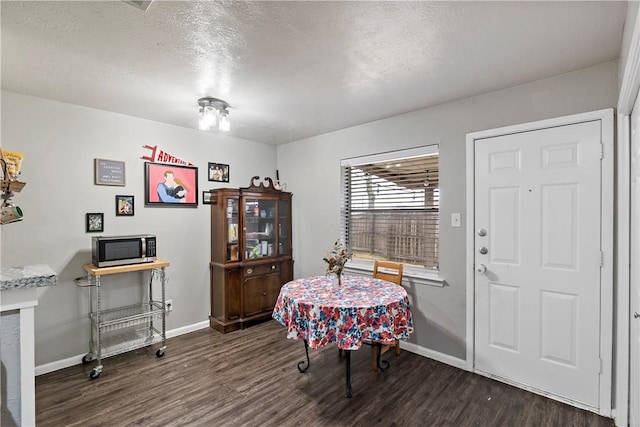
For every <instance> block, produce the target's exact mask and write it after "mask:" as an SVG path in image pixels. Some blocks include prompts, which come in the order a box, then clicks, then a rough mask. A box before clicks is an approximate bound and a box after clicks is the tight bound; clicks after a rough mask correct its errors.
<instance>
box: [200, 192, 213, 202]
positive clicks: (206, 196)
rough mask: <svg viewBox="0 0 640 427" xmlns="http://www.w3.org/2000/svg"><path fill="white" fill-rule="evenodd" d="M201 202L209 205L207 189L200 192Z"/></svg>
mask: <svg viewBox="0 0 640 427" xmlns="http://www.w3.org/2000/svg"><path fill="white" fill-rule="evenodd" d="M202 204H203V205H210V204H211V193H209V192H208V191H203V192H202Z"/></svg>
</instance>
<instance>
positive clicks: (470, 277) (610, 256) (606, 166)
mask: <svg viewBox="0 0 640 427" xmlns="http://www.w3.org/2000/svg"><path fill="white" fill-rule="evenodd" d="M597 120H599V121H600V122H601V141H602V146H603V159H602V181H601V189H602V205H601V207H600V208H601V235H600V242H601V251H602V252H603V263H602V268H601V269H600V314H601V317H600V359H601V375H600V390H599V407H598V408H597V411H598V413H599V414H600V415H603V416H606V417H611V389H612V384H613V383H612V362H613V360H612V354H613V333H614V331H613V271H614V269H613V265H614V251H613V232H614V228H613V227H614V217H613V215H614V168H613V166H614V158H615V157H614V155H615V153H614V143H613V141H614V134H613V129H614V121H613V109H611V108H610V109H605V110H598V111H592V112H588V113H581V114H574V115H571V116H565V117H558V118H553V119H547V120H541V121H536V122H530V123H523V124H518V125H514V126H506V127H501V128H497V129H489V130H484V131H479V132H473V133H469V134H467V141H466V150H467V151H466V157H467V159H466V160H467V165H466V166H467V167H466V169H467V190H466V192H467V193H466V196H467V203H466V208H467V209H466V212H467V215H466V246H467V250H466V268H467V275H466V278H467V280H466V282H467V289H466V291H467V304H466V307H467V309H466V313H467V322H466V329H467V333H466V349H467V355H466V356H467V357H466V359H467V370H469V371H471V372H476V371H475V369H474V365H475V363H474V362H475V347H474V331H475V325H474V319H475V270H474V255H475V251H474V247H475V244H474V242H475V224H474V220H475V202H474V199H475V197H474V196H475V179H474V177H475V142H476V141H477V140H480V139H486V138H493V137H497V136H503V135H510V134H515V133H522V132H528V131H534V130H540V129H546V128H552V127H559V126H566V125H572V124H578V123H583V122H589V121H597ZM548 397H551V398H554V399H556V400H560V401H563V402H565V403H569V404H571V405H574V406H579V404H577V403H576V402H573V401H567V400H563V399H561V398H559V397H555V396H548ZM585 409H589V410H594V408H585Z"/></svg>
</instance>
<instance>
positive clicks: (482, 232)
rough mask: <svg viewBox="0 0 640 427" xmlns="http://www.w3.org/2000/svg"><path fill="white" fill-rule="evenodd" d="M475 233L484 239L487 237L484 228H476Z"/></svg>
mask: <svg viewBox="0 0 640 427" xmlns="http://www.w3.org/2000/svg"><path fill="white" fill-rule="evenodd" d="M477 233H478V236H480V237H484V236H486V235H487V230H485V229H484V228H478V231H477Z"/></svg>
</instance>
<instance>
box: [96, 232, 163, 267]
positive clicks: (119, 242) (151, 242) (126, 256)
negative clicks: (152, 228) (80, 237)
mask: <svg viewBox="0 0 640 427" xmlns="http://www.w3.org/2000/svg"><path fill="white" fill-rule="evenodd" d="M91 260H92V262H93V265H95V266H96V267H113V266H116V265H127V264H139V263H143V262H153V261H155V260H156V236H153V235H151V234H138V235H134V236H111V237H105V236H96V237H93V238H92V239H91Z"/></svg>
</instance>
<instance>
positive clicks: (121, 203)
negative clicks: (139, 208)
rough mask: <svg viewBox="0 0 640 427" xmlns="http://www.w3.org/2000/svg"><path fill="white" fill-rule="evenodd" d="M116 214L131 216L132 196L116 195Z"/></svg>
mask: <svg viewBox="0 0 640 427" xmlns="http://www.w3.org/2000/svg"><path fill="white" fill-rule="evenodd" d="M116 216H133V196H116Z"/></svg>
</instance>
